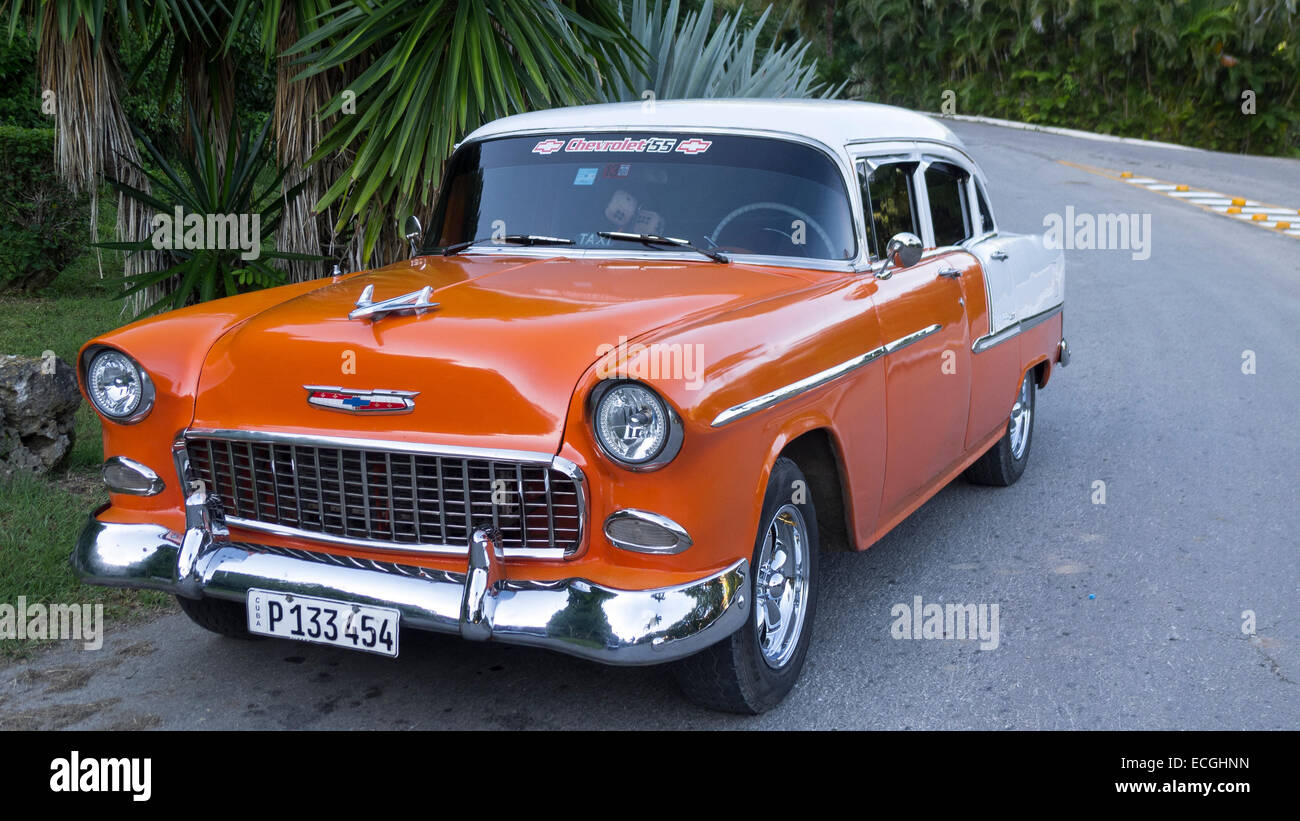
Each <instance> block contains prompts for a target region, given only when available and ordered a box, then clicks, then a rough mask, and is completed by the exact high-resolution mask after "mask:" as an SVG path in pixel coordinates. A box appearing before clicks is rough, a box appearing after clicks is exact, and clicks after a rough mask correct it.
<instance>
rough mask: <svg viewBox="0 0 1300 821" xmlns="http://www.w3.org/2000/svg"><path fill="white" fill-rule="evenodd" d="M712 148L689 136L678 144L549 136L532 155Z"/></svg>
mask: <svg viewBox="0 0 1300 821" xmlns="http://www.w3.org/2000/svg"><path fill="white" fill-rule="evenodd" d="M711 145H713V141H712V140H701V139H700V138H699V137H691V138H690V139H687V140H682V141H681V142H680V143H679V142H678V141H677V138H675V137H647V138H643V139H632V138H631V137H622V138H620V139H617V140H589V139H587V138H586V137H574V138H572V139H570V140H569V141H568V142H565V141H563V140H557V139H555V138H554V137H549V138H547V139H545V140H539V141H538V143H537V144H536V145H534V146H533V153H534V154H544V155H545V154H554V153H555V152H557V151H559V150H561V149H563V150H564V153H566V154H592V153H619V154H626V153H631V154H667V153H668V152H670V151H673V150H674V147H675V148H676V150H677V151H678V152H680V153H682V154H686V155H688V156H690V155H695V154H703V153H704V152H705V151H708V150H709V146H711Z"/></svg>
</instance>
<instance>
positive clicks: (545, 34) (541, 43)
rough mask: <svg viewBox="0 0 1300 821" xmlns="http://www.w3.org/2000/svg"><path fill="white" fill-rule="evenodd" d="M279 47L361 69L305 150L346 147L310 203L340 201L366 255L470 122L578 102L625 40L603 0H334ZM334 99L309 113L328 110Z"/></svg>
mask: <svg viewBox="0 0 1300 821" xmlns="http://www.w3.org/2000/svg"><path fill="white" fill-rule="evenodd" d="M332 15H333V16H332V17H331V18H329V19H328V20H325V21H322V22H321V24H320V26H319V28H317V29H315V30H314V31H311V32H309V33H308V34H306V35H305V36H304V37H303V38H302V39H301V40H300V41H299V42H298V43H297V44H296V45H295V46H294V47H293V48H292V49H290V50H289V54H290V55H292V56H294V57H295V58H297V59H299V60H300V64H301V65H302V67H303V74H302V75H300V76H312V75H315V74H318V73H321V72H324V71H326V70H329V69H331V68H340V67H344V66H347V65H349V64H352V65H359V66H362V67H364V71H363V73H362V74H361V76H360V77H358V78H357V79H356V80H355V81H354V82H353V83H352V84H351V85H350V87H349V88H350V90H351V91H353V92H355V95H356V98H355V114H348V115H347V116H343V117H341V118H340V119H339V122H338V124H337V125H335V126H334V127H333V128H332V129H331V130H330V131H329V133H328V134H326V135H325V138H324V139H323V140H322V142H321V144H320V146H319V148H318V149H317V152H316V154H315V155H314V157H313V159H314V160H319V159H320V158H323V157H327V156H332V155H334V154H335V153H336V152H355V159H354V160H353V163H352V167H351V169H350V171H349V172H348V173H347V174H345V175H343V176H342V177H340V178H339V179H338V180H337V181H335V182H333V184H332V185H331V186H330V188H329V189H328V190H327V191H326V192H325V194H324V195H323V197H322V198H321V201H320V202H318V203H317V204H316V210H318V211H319V210H323V209H325V208H326V207H328V206H330V205H331V204H332V203H334V202H335V201H338V202H339V203H340V204H341V207H340V217H339V226H338V227H339V228H342V227H343V226H344V225H346V224H347V223H348V222H349V221H351V220H354V219H355V220H358V221H359V225H360V226H361V227H362V229H363V230H364V245H363V258H364V259H369V258H370V256H371V252H372V251H373V249H374V247H375V244H376V241H377V240H378V238H379V232H380V231H381V230H383V229H385V228H388V229H389V230H391V227H392V226H393V224H394V219H395V218H396V216H397V215H399V214H402V213H410V211H411V210H413V209H414V210H420V209H424V210H427V209H428V207H429V206H430V205H431V203H427V202H424V200H425V198H426V197H427V196H428V193H429V192H431V191H433V190H434V189H435V188H436V187H437V185H438V182H439V176H440V174H441V170H442V164H443V161H444V160H445V159H446V157H447V156H448V155H449V154H450V153H451V149H452V146H453V145H454V144H455V143H456V141H457V140H459V139H460V138H461V137H463V136H464V135H465V134H466V133H467V132H469V131H471V130H473V129H474V128H475V127H476V126H478V125H479V124H480V123H483V122H487V121H489V120H493V119H496V118H498V117H501V116H504V115H507V114H514V113H517V112H520V111H526V110H529V109H534V108H548V107H551V106H554V105H564V104H576V103H581V102H586V101H588V100H590V99H592V98H594V97H595V96H596V95H597V91H596V80H595V74H596V70H597V69H598V68H602V67H609V66H613V67H614V71H615V72H617V70H618V65H621V64H617V63H615V62H614V52H615V51H616V50H624V49H627V48H632V49H635V44H634V43H631V42H630V41H628V40H627V37H626V27H625V26H624V24H623V22H622V20H621V19H620V18H619V17H618V15H617V13H616V11H615V7H614V5H613V4H612V3H610V2H597V1H596V0H583V1H582V2H576V3H572V4H570V3H564V2H559V1H558V0H533V1H532V2H527V3H519V2H510V0H475V2H467V1H466V0H461V1H460V2H453V0H432V1H431V2H430V1H429V0H392V1H391V2H387V3H382V4H374V3H369V2H362V1H361V0H356V2H344V3H341V4H340V5H338V6H336V7H335V9H334V10H333V11H332ZM343 104H344V101H343V99H341V97H340V98H339V99H335V100H334V101H333V102H331V103H330V104H329V105H327V106H326V108H325V110H323V111H322V112H320V114H321V115H323V116H325V115H331V114H336V113H338V112H339V111H340V109H341V107H342V106H343Z"/></svg>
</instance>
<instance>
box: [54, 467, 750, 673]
mask: <svg viewBox="0 0 1300 821" xmlns="http://www.w3.org/2000/svg"><path fill="white" fill-rule="evenodd" d="M200 496H201V494H198V493H196V494H194V495H193V496H191V498H190V499H189V500H188V501H189V503H188V504H187V505H186V509H187V511H186V512H187V520H188V521H187V524H188V529H187V531H186V532H185V533H184V534H177V533H174V532H172V531H170V530H168V529H167V528H164V527H161V526H158V525H149V524H116V523H111V522H102V521H100V520H99V519H97V518H95V516H93V515H92V516H91V518H90V522H89V523H88V524H87V525H86V528H85V529H84V530H83V531H82V533H81V537H80V538H79V539H78V540H77V546H76V548H75V550H74V551H73V554H72V566H73V568H74V570H75V571H76V573H77V575H78V576H79V577H80V578H81V580H82V581H84V582H86V583H89V584H100V585H112V586H119V587H138V588H150V589H156V590H164V591H167V592H169V593H174V594H176V595H179V596H187V597H190V598H198V597H202V596H209V597H212V598H218V599H227V600H230V601H241V602H242V601H246V600H247V597H248V591H249V589H251V588H257V589H262V590H273V591H277V592H282V593H297V594H300V595H304V596H319V597H322V598H330V599H339V600H343V601H349V602H356V603H358V604H373V605H380V606H384V607H393V608H396V609H397V610H398V611H400V613H401V617H402V624H403V625H404V626H406V627H413V628H417V629H420V630H431V631H435V632H440V633H457V634H459V635H461V636H463V637H464V638H467V639H472V640H480V641H481V640H486V639H493V640H496V641H502V642H507V643H510V644H526V645H532V646H535V647H544V648H547V649H550V650H557V651H559V652H562V653H568V654H570V655H574V656H581V657H583V658H587V659H591V660H593V661H599V662H603V663H605V664H620V665H644V664H660V663H663V662H667V661H672V660H674V659H678V658H682V657H684V656H688V655H691V654H692V653H696V652H698V651H700V650H702V649H704V648H705V647H708V646H709V645H711V644H713V643H715V642H717V641H720V640H721V639H723V638H725V637H727V636H728V635H730V634H731V633H733V632H734V631H735V630H737V629H738V628H739V627H740V626H741V625H743V624H744V623H745V621H746V620H747V619H748V617H749V608H750V602H749V599H750V597H749V596H748V595H747V592H748V591H747V587H748V581H749V562H748V561H747V560H745V559H741V560H740V561H738V562H736V563H735V564H733V565H731V566H730V567H728V568H727V569H725V570H723V571H721V572H719V573H717V574H715V575H712V576H709V577H708V578H704V579H700V580H698V581H695V582H691V583H689V584H684V585H679V586H676V587H665V588H660V589H654V590H617V589H613V588H608V587H602V586H600V585H597V584H593V583H592V582H589V581H585V580H583V579H566V580H562V581H555V582H538V581H525V580H517V579H508V578H506V573H505V566H504V564H503V562H502V560H501V551H500V548H499V547H497V546H496V545H495V544H494V540H493V539H492V536H491V534H490V533H489V532H486V531H481V532H480V533H477V534H475V541H474V545H473V546H472V548H471V550H470V557H469V562H468V567H467V569H466V572H465V573H463V574H462V573H452V572H443V571H436V570H427V569H424V568H419V567H413V566H407V565H399V564H396V563H388V562H373V561H366V560H361V559H349V558H346V557H340V556H332V555H329V554H323V553H311V552H307V551H297V550H286V549H278V548H272V547H267V546H264V545H253V544H240V543H237V542H230V541H226V540H224V538H225V536H224V533H223V532H222V528H221V527H220V525H215V526H214V523H212V522H211V521H210V520H209V519H208V517H207V515H206V511H205V508H204V505H203V500H202V499H201V498H200Z"/></svg>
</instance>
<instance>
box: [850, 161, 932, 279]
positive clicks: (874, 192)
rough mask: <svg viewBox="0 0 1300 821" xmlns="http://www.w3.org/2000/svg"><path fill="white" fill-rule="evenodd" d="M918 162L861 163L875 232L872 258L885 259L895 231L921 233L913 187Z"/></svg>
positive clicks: (865, 199)
mask: <svg viewBox="0 0 1300 821" xmlns="http://www.w3.org/2000/svg"><path fill="white" fill-rule="evenodd" d="M915 172H916V163H914V162H898V163H889V164H887V165H880V166H877V167H876V168H874V169H873V168H871V167H870V166H869V165H868V164H867V163H865V162H860V163H858V181H859V183H860V184H861V186H862V205H863V207H864V208H866V210H867V220H866V222H867V228H868V230H869V232H870V234H871V236H870V237H868V241H869V242H870V244H871V258H872V259H884V257H885V246H886V245H887V244H888V243H889V240H890V238H891V237H893V236H894V235H895V234H898V233H901V232H903V231H907V232H909V233H912V234H918V235H919V234H920V233H921V226H920V224H919V223H918V222H917V219H916V207H915V203H916V196H915V192H914V191H913V190H912V179H913V174H914V173H915Z"/></svg>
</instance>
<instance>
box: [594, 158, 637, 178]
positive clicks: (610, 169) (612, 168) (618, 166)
mask: <svg viewBox="0 0 1300 821" xmlns="http://www.w3.org/2000/svg"><path fill="white" fill-rule="evenodd" d="M631 172H632V166H631V165H629V164H628V163H625V162H612V163H609V164H608V165H606V166H605V170H604V171H601V172H600V175H601V176H602V177H626V176H627V175H628V174H630V173H631Z"/></svg>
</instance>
